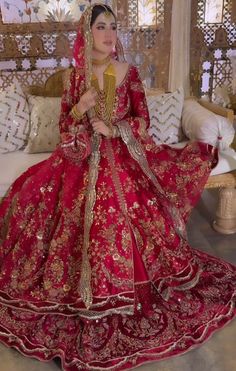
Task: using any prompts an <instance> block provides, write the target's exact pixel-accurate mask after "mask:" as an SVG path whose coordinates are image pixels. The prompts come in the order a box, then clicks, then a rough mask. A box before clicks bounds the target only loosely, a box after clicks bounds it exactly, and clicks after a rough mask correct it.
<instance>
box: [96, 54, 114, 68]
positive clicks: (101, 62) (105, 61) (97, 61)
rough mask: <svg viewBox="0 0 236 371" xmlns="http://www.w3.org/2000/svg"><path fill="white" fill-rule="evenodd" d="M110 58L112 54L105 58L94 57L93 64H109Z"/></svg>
mask: <svg viewBox="0 0 236 371" xmlns="http://www.w3.org/2000/svg"><path fill="white" fill-rule="evenodd" d="M110 60H111V56H110V55H108V56H107V57H106V58H104V59H93V58H92V64H93V65H94V66H103V65H104V64H107V63H108V62H110Z"/></svg>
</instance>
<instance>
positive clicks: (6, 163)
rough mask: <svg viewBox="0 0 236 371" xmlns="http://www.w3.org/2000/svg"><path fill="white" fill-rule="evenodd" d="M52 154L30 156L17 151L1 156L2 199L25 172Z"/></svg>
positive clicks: (0, 182) (0, 194)
mask: <svg viewBox="0 0 236 371" xmlns="http://www.w3.org/2000/svg"><path fill="white" fill-rule="evenodd" d="M50 155H51V154H50V153H37V154H28V153H24V151H16V152H11V153H5V154H1V155H0V174H1V177H0V197H3V196H4V195H5V193H6V192H7V190H8V188H9V187H10V186H11V184H12V183H13V182H14V180H15V179H17V178H18V177H19V176H20V175H21V174H22V173H23V172H24V171H26V170H27V169H28V168H29V167H30V166H33V165H35V164H37V163H38V162H40V161H43V160H46V159H47V158H48V157H49V156H50Z"/></svg>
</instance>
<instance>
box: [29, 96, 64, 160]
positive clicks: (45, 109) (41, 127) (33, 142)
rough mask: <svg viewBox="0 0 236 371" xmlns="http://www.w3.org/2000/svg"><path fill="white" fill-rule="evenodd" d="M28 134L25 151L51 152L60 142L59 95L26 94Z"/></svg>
mask: <svg viewBox="0 0 236 371" xmlns="http://www.w3.org/2000/svg"><path fill="white" fill-rule="evenodd" d="M28 102H29V110H30V134H29V138H28V143H27V146H26V148H25V150H24V151H25V152H27V153H38V152H52V151H54V149H55V148H56V146H57V144H58V143H59V142H60V133H59V126H58V122H59V118H60V112H61V98H60V97H40V96H33V95H30V96H28Z"/></svg>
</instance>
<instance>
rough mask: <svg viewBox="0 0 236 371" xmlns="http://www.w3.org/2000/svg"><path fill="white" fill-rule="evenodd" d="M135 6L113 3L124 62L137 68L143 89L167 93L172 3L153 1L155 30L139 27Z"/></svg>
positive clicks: (134, 3) (133, 4) (135, 3)
mask: <svg viewBox="0 0 236 371" xmlns="http://www.w3.org/2000/svg"><path fill="white" fill-rule="evenodd" d="M137 3H138V0H130V1H127V2H124V1H123V0H118V1H117V9H118V23H119V37H120V39H121V41H122V45H123V47H124V51H125V57H126V60H127V61H128V62H130V63H132V64H134V65H136V66H137V67H138V68H139V71H140V73H141V76H142V79H143V80H146V84H147V86H149V87H161V88H163V89H165V90H167V87H168V75H169V54H170V32H171V10H172V0H165V1H162V0H161V1H155V5H156V13H157V14H158V17H157V23H159V25H157V26H156V27H153V26H149V27H139V24H138V6H137Z"/></svg>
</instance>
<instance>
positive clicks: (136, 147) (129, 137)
mask: <svg viewBox="0 0 236 371" xmlns="http://www.w3.org/2000/svg"><path fill="white" fill-rule="evenodd" d="M117 126H118V127H119V130H120V134H121V137H122V139H123V141H124V143H125V144H126V145H127V148H128V151H129V153H130V154H131V156H132V157H133V159H134V160H136V161H137V162H138V164H139V165H140V167H141V169H142V170H143V172H144V174H145V175H146V176H147V177H148V178H149V179H150V180H151V181H152V183H153V184H154V186H155V188H156V189H157V191H158V192H159V196H160V197H161V198H162V199H164V200H166V195H165V193H164V191H163V189H162V187H161V186H160V184H159V183H158V181H157V178H156V177H155V175H154V173H153V172H152V171H151V169H150V167H149V164H148V162H147V159H146V156H145V153H144V150H143V148H142V145H141V144H140V143H139V142H138V141H137V140H136V139H135V137H134V135H133V132H132V129H131V127H130V125H129V124H128V122H127V121H121V122H119V123H118V124H117ZM168 202H169V201H168ZM167 210H168V212H169V214H170V216H171V218H172V221H173V224H174V226H175V229H176V232H177V233H178V235H180V236H181V237H183V238H184V239H186V227H185V223H184V221H183V219H182V216H181V214H180V213H179V211H178V210H177V209H176V207H175V206H174V205H170V206H167Z"/></svg>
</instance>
